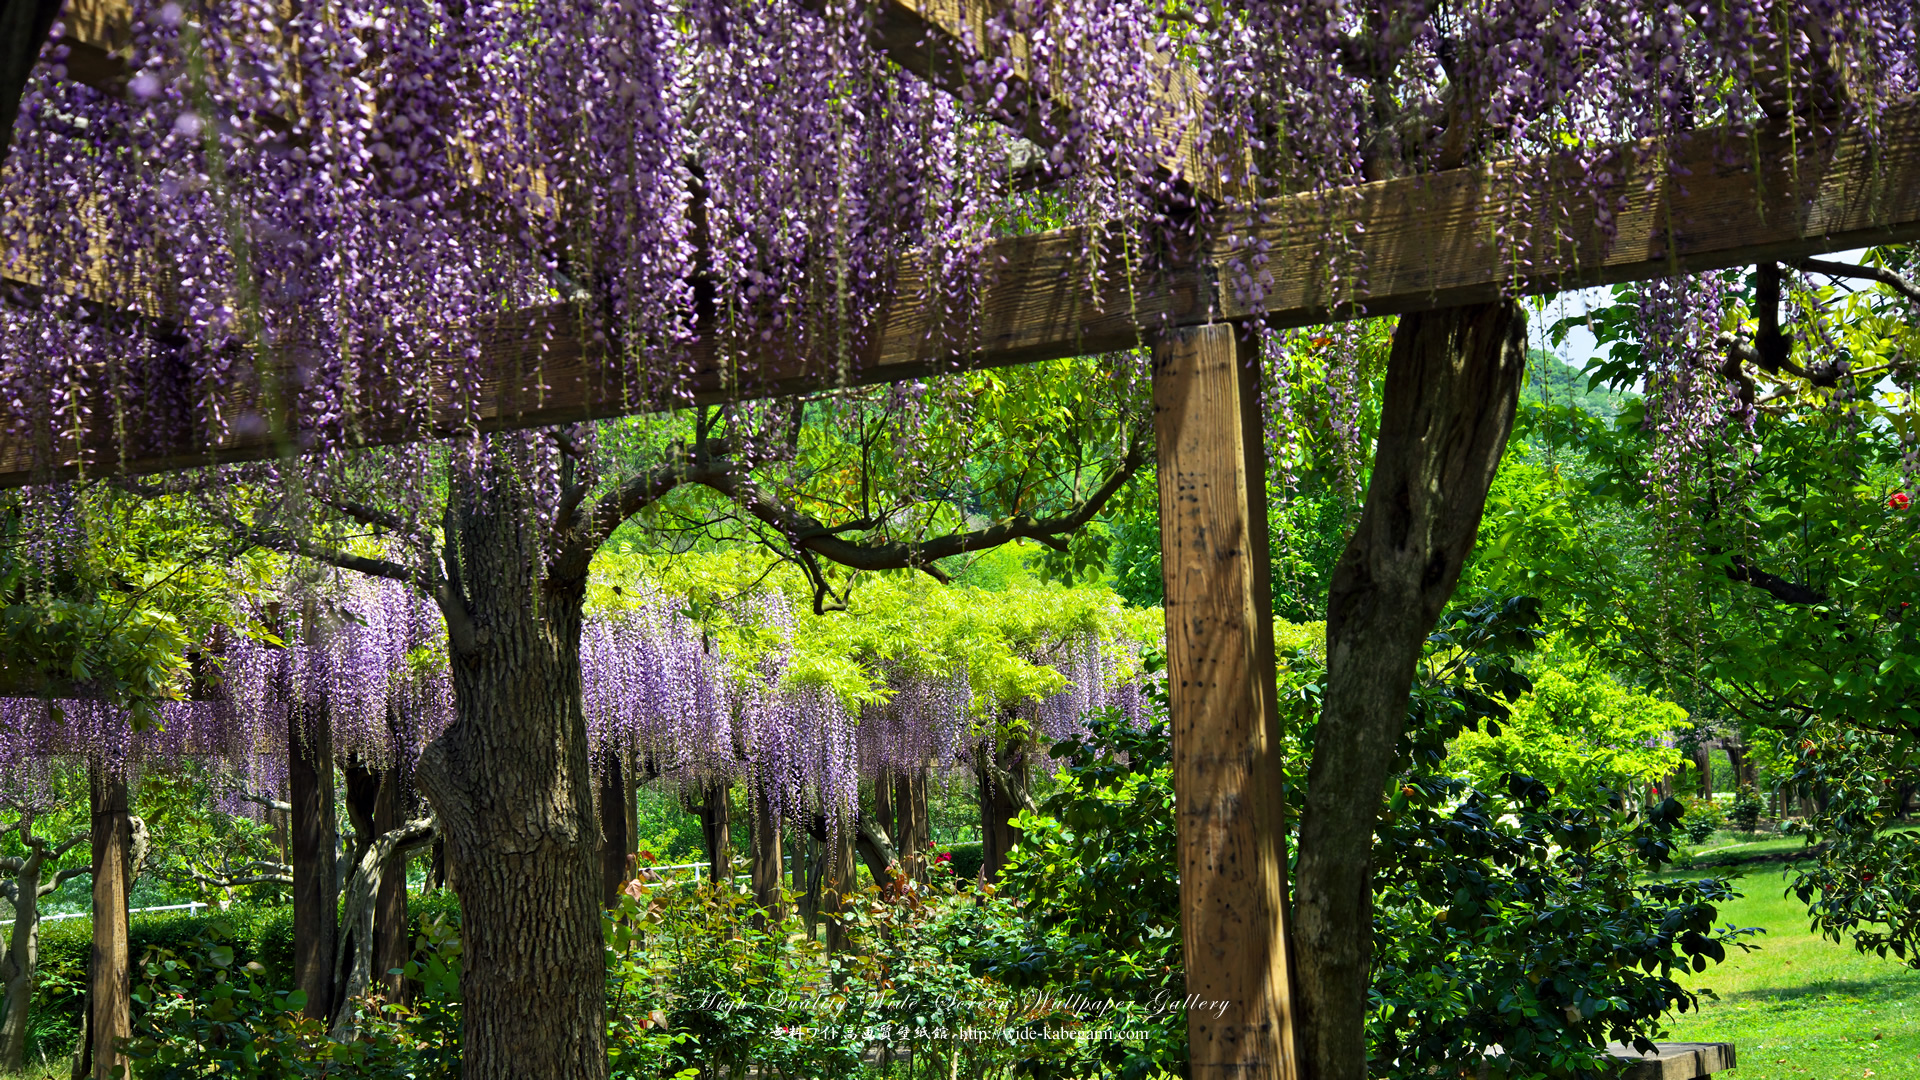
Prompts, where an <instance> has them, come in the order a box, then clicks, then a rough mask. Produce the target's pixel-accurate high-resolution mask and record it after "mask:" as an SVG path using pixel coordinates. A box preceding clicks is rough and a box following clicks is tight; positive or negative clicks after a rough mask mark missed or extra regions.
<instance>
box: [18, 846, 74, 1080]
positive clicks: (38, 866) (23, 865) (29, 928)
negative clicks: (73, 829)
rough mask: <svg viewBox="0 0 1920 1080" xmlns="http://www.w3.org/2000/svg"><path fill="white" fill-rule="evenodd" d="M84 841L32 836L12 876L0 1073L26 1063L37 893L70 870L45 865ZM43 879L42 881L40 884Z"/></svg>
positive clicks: (57, 882) (37, 956)
mask: <svg viewBox="0 0 1920 1080" xmlns="http://www.w3.org/2000/svg"><path fill="white" fill-rule="evenodd" d="M31 821H32V819H31V818H30V817H28V818H26V819H25V820H24V821H23V822H22V823H21V825H20V832H21V834H22V835H30V830H31V828H32V825H31ZM85 839H87V837H86V836H84V835H82V836H78V837H74V838H73V839H71V840H69V841H67V842H66V843H63V844H61V845H59V846H58V847H57V848H55V847H50V846H43V845H42V844H41V843H40V842H39V840H38V838H37V837H36V838H33V842H31V843H29V844H28V846H27V853H26V855H25V856H24V857H22V858H21V859H20V861H19V864H18V866H19V869H18V870H16V871H14V875H13V890H14V895H13V931H12V933H10V934H9V935H8V937H7V948H6V951H5V952H4V953H0V1071H13V1072H18V1071H20V1070H22V1069H24V1068H25V1067H26V1061H27V1021H28V1019H29V1014H30V1013H31V1012H32V1010H33V992H34V986H35V981H36V979H35V974H36V972H37V971H38V969H39V966H40V897H41V896H43V895H44V894H46V893H49V892H52V891H53V890H54V889H55V888H57V887H58V886H59V885H60V884H61V882H62V881H63V880H64V879H65V878H70V877H73V876H77V874H76V872H75V871H68V872H67V873H66V874H64V875H63V874H60V873H57V872H56V873H53V874H52V875H51V876H50V877H49V876H47V868H48V867H50V866H52V865H53V864H54V863H55V862H57V861H58V860H59V859H60V857H61V856H62V855H64V854H66V852H67V851H68V849H69V848H70V847H71V846H72V845H74V844H77V843H80V842H81V841H83V840H85ZM43 881H44V885H43V884H42V883H43Z"/></svg>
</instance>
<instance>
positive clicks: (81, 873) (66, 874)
mask: <svg viewBox="0 0 1920 1080" xmlns="http://www.w3.org/2000/svg"><path fill="white" fill-rule="evenodd" d="M91 876H93V867H91V866H72V867H68V868H67V869H65V870H62V871H60V872H59V873H56V874H54V875H53V876H52V877H50V878H48V879H47V880H45V881H43V882H41V883H40V895H41V896H45V895H47V894H48V893H51V892H54V891H56V890H58V889H59V888H60V886H62V885H65V884H66V883H67V882H69V881H72V880H73V879H74V878H77V877H91Z"/></svg>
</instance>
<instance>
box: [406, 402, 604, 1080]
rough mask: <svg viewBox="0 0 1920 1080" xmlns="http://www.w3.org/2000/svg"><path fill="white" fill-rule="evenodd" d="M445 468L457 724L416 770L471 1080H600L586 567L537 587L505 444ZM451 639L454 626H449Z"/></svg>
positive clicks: (536, 554) (533, 547) (518, 485)
mask: <svg viewBox="0 0 1920 1080" xmlns="http://www.w3.org/2000/svg"><path fill="white" fill-rule="evenodd" d="M481 452H482V453H484V454H487V455H489V456H490V457H491V458H492V460H493V462H494V464H493V465H492V466H490V467H485V466H483V467H480V468H476V469H475V470H474V471H473V472H472V473H468V472H465V471H463V470H462V469H459V468H456V469H455V470H454V476H453V477H452V479H451V483H450V491H449V496H448V505H449V507H450V509H449V512H448V515H447V516H448V519H449V521H448V528H447V530H446V531H447V533H448V537H447V547H448V549H449V552H448V553H449V561H450V563H451V565H452V566H453V569H454V572H455V575H456V576H455V579H454V585H453V586H452V589H453V591H455V592H457V594H458V595H459V597H460V599H459V601H458V603H457V604H456V603H454V602H451V601H443V604H445V605H446V606H447V607H451V608H452V610H453V611H454V612H455V613H456V616H457V618H458V622H457V623H456V622H454V621H453V620H450V621H449V628H450V640H451V642H452V645H453V649H452V653H453V655H452V660H451V663H450V668H451V672H452V681H453V692H454V722H453V723H452V724H451V725H449V726H448V728H447V730H446V731H445V732H444V733H442V734H441V735H440V737H439V738H437V739H435V740H434V741H433V742H431V743H429V744H428V745H427V747H426V749H425V750H424V751H423V752H422V754H421V757H420V765H419V770H418V773H417V776H418V782H419V784H420V789H421V791H422V792H423V793H424V794H425V795H426V796H427V799H428V801H429V802H430V803H431V804H432V805H433V809H434V812H435V816H436V817H437V818H438V820H439V822H440V825H441V828H442V830H443V832H444V835H445V837H446V855H447V861H448V863H449V868H450V871H451V875H450V876H451V877H452V878H453V880H454V882H455V884H456V887H457V889H458V891H459V894H460V910H461V916H462V919H463V922H462V927H461V929H462V937H463V939H464V940H463V945H464V949H465V951H464V953H463V956H462V959H463V962H464V966H463V969H462V971H461V976H460V993H461V999H462V1010H463V1015H462V1039H461V1060H462V1076H463V1077H465V1078H466V1080H509V1078H511V1080H599V1078H604V1077H605V1076H606V1075H607V1060H606V1048H605V1000H604V999H605V992H606V973H605V970H604V959H603V950H604V947H603V944H602V940H601V934H600V913H601V908H600V903H599V899H600V883H599V876H600V875H599V867H598V865H597V864H598V850H599V841H600V837H599V832H600V826H599V822H597V821H596V820H594V812H593V774H592V771H591V770H590V769H589V768H588V765H587V731H586V721H585V716H584V713H583V710H582V704H581V695H580V622H581V610H582V608H583V606H584V604H585V599H586V569H585V559H584V558H582V559H580V560H578V562H579V566H578V567H577V571H576V570H572V569H570V570H569V571H568V574H569V576H565V577H561V576H559V575H558V574H553V575H552V576H543V575H544V574H545V571H544V566H545V562H546V560H545V558H544V557H543V555H544V553H543V551H542V546H543V541H544V539H545V536H544V533H543V531H542V530H541V529H540V528H538V527H537V526H536V525H534V524H533V523H534V522H537V521H538V520H539V519H538V517H537V516H536V515H535V512H534V507H533V506H531V505H530V500H529V497H528V495H527V492H526V489H525V486H524V484H523V482H522V481H521V480H520V479H519V478H517V477H515V476H514V475H512V473H513V468H514V462H513V461H512V460H511V459H512V456H513V449H512V441H511V437H507V436H495V437H491V438H490V439H489V440H488V441H487V445H485V446H484V447H483V448H482V451H481ZM456 626H457V627H458V629H454V627H456Z"/></svg>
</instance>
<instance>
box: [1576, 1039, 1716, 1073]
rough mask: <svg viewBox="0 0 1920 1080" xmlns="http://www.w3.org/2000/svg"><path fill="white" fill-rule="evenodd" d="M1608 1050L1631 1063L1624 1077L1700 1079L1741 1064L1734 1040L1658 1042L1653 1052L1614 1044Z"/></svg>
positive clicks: (1622, 1044) (1623, 1044)
mask: <svg viewBox="0 0 1920 1080" xmlns="http://www.w3.org/2000/svg"><path fill="white" fill-rule="evenodd" d="M1607 1052H1608V1053H1609V1054H1612V1055H1613V1056H1614V1057H1616V1058H1619V1059H1621V1060H1622V1061H1625V1062H1628V1063H1629V1064H1628V1065H1627V1068H1626V1071H1625V1072H1623V1073H1621V1074H1620V1076H1621V1078H1622V1080H1701V1078H1702V1077H1708V1076H1712V1075H1713V1074H1714V1073H1718V1072H1725V1071H1726V1070H1728V1069H1731V1068H1733V1067H1734V1066H1735V1065H1737V1064H1739V1062H1738V1060H1737V1059H1736V1058H1735V1056H1734V1052H1733V1044H1732V1043H1655V1044H1654V1050H1653V1053H1651V1054H1642V1053H1641V1052H1640V1051H1638V1050H1635V1049H1634V1048H1633V1047H1631V1046H1628V1045H1626V1044H1625V1043H1611V1044H1609V1045H1608V1046H1607Z"/></svg>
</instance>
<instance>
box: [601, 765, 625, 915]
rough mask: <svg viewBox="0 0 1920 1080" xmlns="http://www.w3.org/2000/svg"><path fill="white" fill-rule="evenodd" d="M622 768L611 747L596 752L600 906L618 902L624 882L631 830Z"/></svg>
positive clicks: (608, 905)
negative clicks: (598, 774) (598, 799)
mask: <svg viewBox="0 0 1920 1080" xmlns="http://www.w3.org/2000/svg"><path fill="white" fill-rule="evenodd" d="M628 787H629V785H628V783H627V773H626V769H625V768H623V767H622V763H621V760H620V754H619V752H618V751H614V750H603V751H601V752H600V906H601V907H609V908H610V907H612V906H613V905H615V904H617V903H619V902H620V886H622V885H625V884H626V883H627V877H628V874H627V852H628V851H630V850H632V846H633V845H632V835H633V834H632V833H631V832H629V831H628V826H627V800H628V799H629V798H630V797H631V796H629V795H627V794H626V791H627V789H628Z"/></svg>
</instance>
